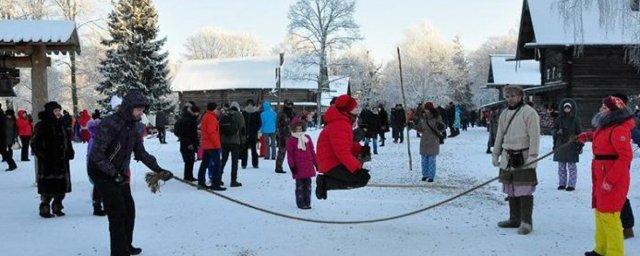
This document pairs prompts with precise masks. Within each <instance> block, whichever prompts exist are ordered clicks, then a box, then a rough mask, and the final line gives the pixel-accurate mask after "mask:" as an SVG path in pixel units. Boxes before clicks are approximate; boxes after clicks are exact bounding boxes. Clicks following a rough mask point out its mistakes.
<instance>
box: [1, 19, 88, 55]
mask: <svg viewBox="0 0 640 256" xmlns="http://www.w3.org/2000/svg"><path fill="white" fill-rule="evenodd" d="M18 43H21V44H29V43H43V44H45V45H47V46H48V45H61V46H69V45H70V46H75V47H78V49H79V43H78V34H77V32H76V24H75V23H74V22H72V21H64V20H0V45H15V44H18Z"/></svg>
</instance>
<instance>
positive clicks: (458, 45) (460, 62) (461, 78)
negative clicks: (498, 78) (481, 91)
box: [449, 36, 474, 109]
mask: <svg viewBox="0 0 640 256" xmlns="http://www.w3.org/2000/svg"><path fill="white" fill-rule="evenodd" d="M451 61H452V62H453V65H454V69H453V70H452V73H451V74H450V78H449V87H450V90H451V98H452V99H453V101H454V102H456V103H458V104H460V105H462V106H464V107H466V108H467V109H471V108H473V105H474V104H473V94H472V93H471V81H470V73H471V72H470V70H469V61H468V60H467V56H465V53H464V47H463V46H462V41H461V40H460V36H456V37H455V38H454V39H453V57H452V59H451Z"/></svg>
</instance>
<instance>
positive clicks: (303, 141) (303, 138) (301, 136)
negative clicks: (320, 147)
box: [291, 132, 309, 151]
mask: <svg viewBox="0 0 640 256" xmlns="http://www.w3.org/2000/svg"><path fill="white" fill-rule="evenodd" d="M291 136H292V137H294V138H296V139H298V149H300V150H302V151H307V142H309V138H307V135H306V134H305V133H304V132H292V133H291Z"/></svg>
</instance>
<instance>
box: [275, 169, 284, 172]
mask: <svg viewBox="0 0 640 256" xmlns="http://www.w3.org/2000/svg"><path fill="white" fill-rule="evenodd" d="M276 173H287V172H285V171H283V170H279V169H276Z"/></svg>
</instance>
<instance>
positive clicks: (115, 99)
mask: <svg viewBox="0 0 640 256" xmlns="http://www.w3.org/2000/svg"><path fill="white" fill-rule="evenodd" d="M109 104H110V105H111V109H116V108H117V107H119V106H120V105H121V104H122V99H120V97H118V96H116V95H113V97H111V101H110V102H109Z"/></svg>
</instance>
